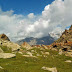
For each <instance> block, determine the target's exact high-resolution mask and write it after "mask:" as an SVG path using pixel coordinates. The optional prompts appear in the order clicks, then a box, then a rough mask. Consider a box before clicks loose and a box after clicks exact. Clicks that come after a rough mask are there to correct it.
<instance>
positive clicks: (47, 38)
mask: <svg viewBox="0 0 72 72" xmlns="http://www.w3.org/2000/svg"><path fill="white" fill-rule="evenodd" d="M54 40H55V39H54V38H52V37H51V36H50V35H48V36H45V37H42V38H34V37H29V38H25V39H22V40H19V41H17V43H18V44H22V43H23V42H27V43H28V44H30V45H41V44H44V45H49V44H51V43H53V42H54Z"/></svg>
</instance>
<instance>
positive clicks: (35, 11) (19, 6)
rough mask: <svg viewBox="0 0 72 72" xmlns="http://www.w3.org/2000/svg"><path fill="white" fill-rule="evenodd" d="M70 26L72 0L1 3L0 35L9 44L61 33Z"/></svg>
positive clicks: (9, 1)
mask: <svg viewBox="0 0 72 72" xmlns="http://www.w3.org/2000/svg"><path fill="white" fill-rule="evenodd" d="M71 24H72V0H0V34H1V33H4V34H6V35H7V36H8V37H9V38H10V40H11V41H14V42H15V41H18V40H20V39H24V38H26V37H37V38H40V37H44V36H47V35H48V33H49V34H61V32H62V31H64V30H65V28H67V27H69V26H70V25H71ZM53 37H54V36H53Z"/></svg>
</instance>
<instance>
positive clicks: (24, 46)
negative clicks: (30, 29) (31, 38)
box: [21, 42, 32, 50]
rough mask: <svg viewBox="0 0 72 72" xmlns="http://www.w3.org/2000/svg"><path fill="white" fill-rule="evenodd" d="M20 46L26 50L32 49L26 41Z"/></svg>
mask: <svg viewBox="0 0 72 72" xmlns="http://www.w3.org/2000/svg"><path fill="white" fill-rule="evenodd" d="M21 46H22V47H23V48H26V49H27V50H29V49H32V47H31V46H30V45H29V44H28V43H27V42H24V43H23V44H22V45H21Z"/></svg>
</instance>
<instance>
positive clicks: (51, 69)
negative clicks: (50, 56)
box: [42, 66, 57, 72]
mask: <svg viewBox="0 0 72 72" xmlns="http://www.w3.org/2000/svg"><path fill="white" fill-rule="evenodd" d="M42 69H43V70H48V71H51V72H57V69H56V67H53V68H49V67H45V66H43V67H42Z"/></svg>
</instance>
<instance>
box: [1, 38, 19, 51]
mask: <svg viewBox="0 0 72 72" xmlns="http://www.w3.org/2000/svg"><path fill="white" fill-rule="evenodd" d="M0 45H1V46H7V47H8V48H11V50H12V51H18V50H19V49H20V45H18V44H16V43H13V42H11V41H7V40H2V39H1V40H0Z"/></svg>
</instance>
